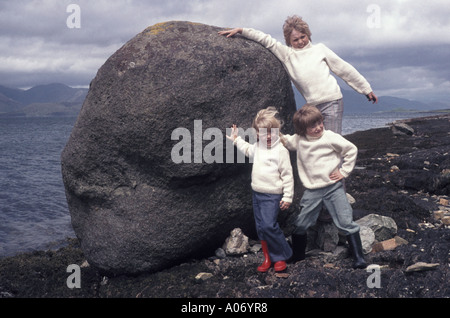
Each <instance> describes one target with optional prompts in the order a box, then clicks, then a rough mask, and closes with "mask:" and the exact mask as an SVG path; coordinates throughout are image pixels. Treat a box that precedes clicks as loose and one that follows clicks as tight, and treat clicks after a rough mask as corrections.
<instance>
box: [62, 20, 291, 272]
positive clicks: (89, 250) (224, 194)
mask: <svg viewBox="0 0 450 318" xmlns="http://www.w3.org/2000/svg"><path fill="white" fill-rule="evenodd" d="M218 31H219V28H217V27H213V26H208V25H202V24H195V23H189V22H167V23H161V24H158V25H154V26H152V27H149V28H147V29H146V30H144V31H143V32H141V33H140V34H138V35H137V36H135V37H134V38H133V39H131V40H130V41H129V42H127V43H126V44H125V45H124V46H123V47H122V48H120V49H119V50H118V51H117V52H115V53H114V54H113V55H112V56H111V57H110V58H109V59H108V60H107V61H106V62H105V64H104V65H103V66H102V67H101V68H100V69H99V71H98V73H97V76H96V77H95V79H94V80H93V81H92V82H91V85H90V89H89V93H88V95H87V97H86V100H85V102H84V104H83V107H82V109H81V111H80V114H79V117H78V119H77V122H76V124H75V126H74V128H73V130H72V133H71V136H70V138H69V141H68V143H67V145H66V147H65V148H64V151H63V153H62V156H61V162H62V175H63V180H64V185H65V190H66V196H67V201H68V205H69V209H70V214H71V218H72V225H73V229H74V231H75V233H76V235H77V237H78V238H79V240H80V242H81V247H82V249H83V251H84V253H85V255H86V257H87V259H88V261H89V263H90V264H93V265H94V266H96V267H98V268H99V269H101V270H104V271H107V272H112V273H139V272H142V271H157V270H160V269H163V268H165V267H168V266H172V265H175V264H177V263H179V262H181V261H183V260H185V259H187V258H191V257H199V256H204V255H206V254H208V253H210V254H209V255H212V254H213V253H214V250H215V249H216V248H217V247H219V246H220V245H221V244H222V243H223V241H224V239H225V238H226V237H227V236H228V234H229V233H230V231H231V230H232V229H234V228H236V227H239V228H241V229H243V231H244V232H246V233H252V231H253V232H254V221H253V215H252V204H251V189H250V171H251V165H250V164H249V163H236V162H237V161H236V158H234V160H231V162H230V158H233V157H232V156H231V157H228V163H227V162H226V159H223V158H225V157H226V154H227V153H229V151H230V149H231V150H234V148H233V146H232V145H231V147H230V143H229V142H228V141H227V139H226V138H225V131H226V128H227V127H230V126H231V125H232V124H233V123H235V124H237V125H238V126H240V127H244V128H249V127H251V122H252V120H253V118H254V116H255V114H256V113H257V111H258V110H260V109H262V108H265V107H268V106H271V105H272V106H276V107H277V108H278V109H279V111H280V114H281V117H282V119H283V120H284V123H285V127H284V131H287V132H289V133H292V132H293V130H292V124H291V122H292V116H293V114H294V112H295V109H296V106H295V100H294V95H293V91H292V86H291V83H290V80H289V77H288V75H287V74H286V72H285V70H284V68H283V66H282V64H281V63H280V62H279V60H278V59H277V58H276V57H275V56H274V55H272V54H271V53H270V52H269V51H268V50H266V49H264V48H263V47H262V46H261V45H259V44H257V43H255V42H252V41H250V40H247V39H244V38H242V37H236V38H233V39H229V38H226V37H223V36H220V35H218V34H217V32H218ZM227 142H228V144H227ZM227 150H228V152H227ZM222 154H223V156H222ZM235 156H236V154H235ZM222 159H223V160H222ZM291 213H292V214H295V213H296V211H295V208H292V209H291Z"/></svg>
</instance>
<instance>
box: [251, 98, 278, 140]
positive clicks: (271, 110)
mask: <svg viewBox="0 0 450 318" xmlns="http://www.w3.org/2000/svg"><path fill="white" fill-rule="evenodd" d="M282 126H283V122H282V120H281V119H280V118H279V113H278V111H277V109H276V108H275V107H273V106H269V107H267V108H266V109H261V110H260V111H259V112H258V113H257V114H256V117H255V119H254V120H253V124H252V127H253V128H254V129H255V130H256V131H259V130H260V129H261V128H263V129H267V130H269V129H273V128H275V129H278V136H279V137H280V139H281V142H282V143H283V144H284V138H283V134H282V133H281V131H280V130H281V127H282Z"/></svg>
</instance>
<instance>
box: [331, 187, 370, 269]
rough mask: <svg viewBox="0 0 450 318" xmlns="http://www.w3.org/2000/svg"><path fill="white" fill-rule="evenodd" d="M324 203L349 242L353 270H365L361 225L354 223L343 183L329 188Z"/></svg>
mask: <svg viewBox="0 0 450 318" xmlns="http://www.w3.org/2000/svg"><path fill="white" fill-rule="evenodd" d="M324 203H325V205H326V206H327V209H328V211H329V212H330V215H331V217H332V218H333V221H334V223H335V224H336V226H337V228H338V229H340V230H341V231H343V232H344V233H345V235H346V236H347V241H348V243H349V247H350V250H351V253H352V254H353V258H354V262H353V268H365V267H366V262H365V260H364V255H363V251H362V245H361V238H360V236H359V225H358V223H356V222H354V221H353V210H352V207H351V206H350V203H348V200H347V196H346V194H345V190H344V187H343V185H342V183H341V182H338V183H336V184H335V185H333V186H330V187H329V191H328V192H327V194H326V196H325V198H324Z"/></svg>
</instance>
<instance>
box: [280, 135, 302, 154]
mask: <svg viewBox="0 0 450 318" xmlns="http://www.w3.org/2000/svg"><path fill="white" fill-rule="evenodd" d="M282 138H283V145H284V146H285V147H286V149H288V150H291V151H296V150H297V146H298V135H297V134H295V135H283V137H282Z"/></svg>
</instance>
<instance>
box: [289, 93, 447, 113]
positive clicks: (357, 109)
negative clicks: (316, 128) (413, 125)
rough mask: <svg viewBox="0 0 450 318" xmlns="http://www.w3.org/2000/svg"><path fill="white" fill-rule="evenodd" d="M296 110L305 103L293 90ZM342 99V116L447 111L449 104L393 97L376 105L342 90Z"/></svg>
mask: <svg viewBox="0 0 450 318" xmlns="http://www.w3.org/2000/svg"><path fill="white" fill-rule="evenodd" d="M293 90H294V95H295V100H296V102H297V108H300V107H302V106H303V105H304V104H305V103H306V102H305V99H304V98H303V97H302V95H300V93H299V92H298V90H297V89H295V88H293ZM341 91H342V95H343V99H344V114H356V113H363V114H370V113H377V112H418V111H423V112H429V111H439V110H449V109H450V104H444V103H439V102H433V103H424V102H420V101H415V100H409V99H405V98H400V97H394V96H379V97H378V103H377V104H372V102H369V101H368V100H367V98H366V97H365V96H363V95H361V94H359V93H357V92H356V91H354V90H347V89H342V88H341Z"/></svg>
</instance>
